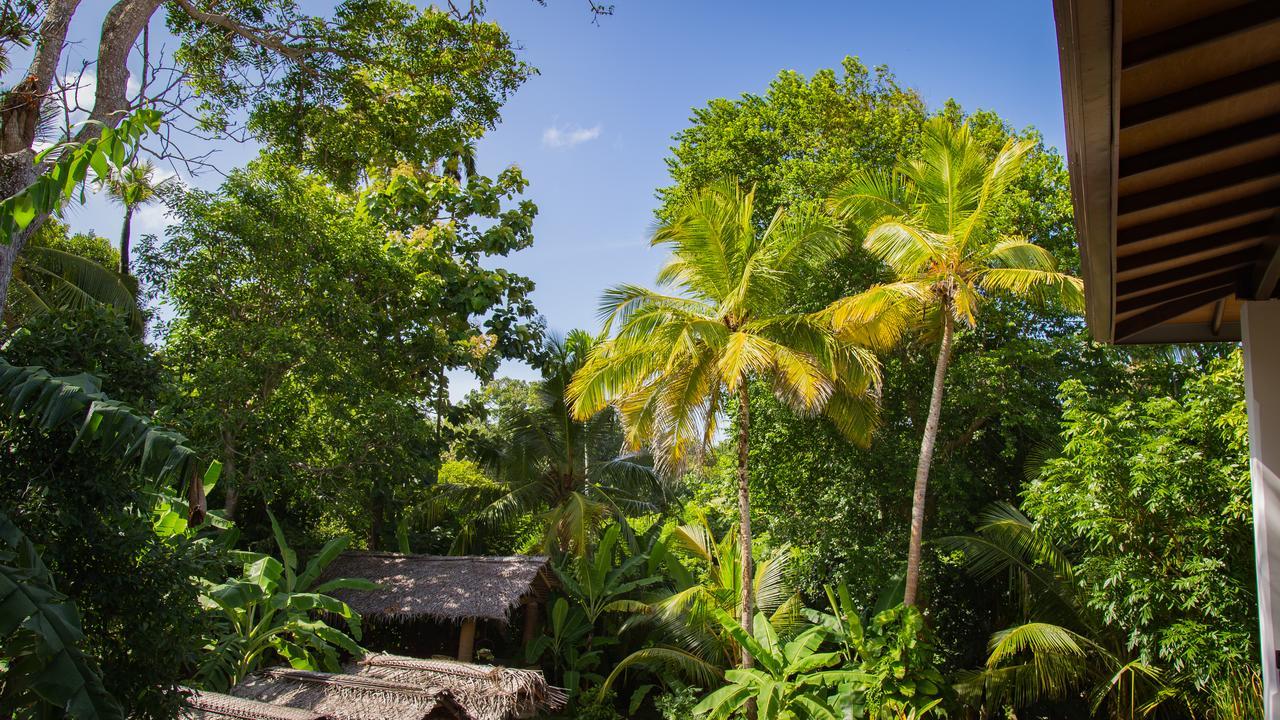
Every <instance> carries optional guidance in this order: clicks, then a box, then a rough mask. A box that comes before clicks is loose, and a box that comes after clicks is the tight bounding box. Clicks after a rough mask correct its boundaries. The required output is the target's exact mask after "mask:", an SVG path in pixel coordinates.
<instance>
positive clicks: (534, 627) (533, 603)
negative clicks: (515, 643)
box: [523, 598, 539, 647]
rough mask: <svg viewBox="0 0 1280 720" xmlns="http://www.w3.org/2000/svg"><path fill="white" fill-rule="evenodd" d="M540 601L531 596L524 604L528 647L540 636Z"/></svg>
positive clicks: (525, 636) (525, 635)
mask: <svg viewBox="0 0 1280 720" xmlns="http://www.w3.org/2000/svg"><path fill="white" fill-rule="evenodd" d="M538 619H539V618H538V601H537V600H535V599H533V598H529V601H528V602H526V603H525V604H524V640H523V642H524V645H525V647H528V646H529V644H530V643H532V642H533V639H534V638H535V637H537V636H538Z"/></svg>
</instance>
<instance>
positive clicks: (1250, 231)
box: [1116, 220, 1271, 272]
mask: <svg viewBox="0 0 1280 720" xmlns="http://www.w3.org/2000/svg"><path fill="white" fill-rule="evenodd" d="M1270 234H1271V222H1270V221H1268V220H1263V221H1261V222H1255V223H1249V224H1248V225H1241V226H1240V227H1235V228H1231V229H1230V230H1223V231H1222V232H1216V233H1213V234H1211V235H1204V236H1202V237H1198V238H1192V239H1191V240H1186V241H1184V242H1180V243H1174V244H1172V245H1165V246H1164V247H1158V248H1155V249H1152V250H1147V251H1145V252H1140V253H1134V254H1133V255H1125V256H1123V257H1118V258H1116V272H1128V271H1130V270H1137V269H1138V268H1141V267H1146V266H1148V265H1158V264H1160V263H1164V262H1169V261H1170V260H1177V259H1178V258H1184V257H1190V256H1192V255H1196V254H1199V253H1203V252H1208V251H1210V250H1214V249H1217V248H1221V247H1225V246H1227V245H1235V244H1236V243H1242V242H1247V241H1249V240H1263V239H1265V238H1266V237H1267V236H1268V235H1270Z"/></svg>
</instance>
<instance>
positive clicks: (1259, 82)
mask: <svg viewBox="0 0 1280 720" xmlns="http://www.w3.org/2000/svg"><path fill="white" fill-rule="evenodd" d="M1276 84H1280V62H1272V63H1267V64H1266V65H1261V66H1259V67H1256V68H1252V69H1250V70H1245V71H1244V72H1239V73H1236V74H1234V75H1228V76H1227V77H1221V78H1217V79H1214V80H1211V81H1209V82H1206V83H1201V84H1200V85H1196V86H1195V87H1189V88H1187V89H1185V90H1179V91H1178V92H1175V93H1170V94H1168V95H1163V96H1161V97H1158V98H1153V99H1151V100H1147V101H1146V102H1140V103H1137V104H1135V105H1130V106H1129V107H1122V108H1120V128H1121V129H1128V128H1132V127H1136V126H1138V125H1142V124H1143V123H1149V122H1152V121H1154V120H1160V119H1161V118H1167V117H1169V116H1170V115H1176V114H1178V113H1181V112H1186V111H1188V110H1194V109H1196V108H1199V107H1203V106H1205V105H1208V104H1209V103H1212V102H1216V101H1218V100H1223V99H1226V98H1230V97H1234V96H1236V95H1242V94H1244V93H1247V92H1251V91H1253V90H1260V89H1262V88H1265V87H1269V86H1271V85H1276Z"/></svg>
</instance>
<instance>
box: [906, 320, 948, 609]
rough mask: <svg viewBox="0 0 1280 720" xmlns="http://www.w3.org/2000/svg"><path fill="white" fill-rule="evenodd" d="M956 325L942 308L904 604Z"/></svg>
mask: <svg viewBox="0 0 1280 720" xmlns="http://www.w3.org/2000/svg"><path fill="white" fill-rule="evenodd" d="M953 334H954V323H953V321H952V319H951V307H950V304H949V303H943V305H942V346H941V347H939V348H938V364H937V366H936V367H935V368H934V370H933V395H932V396H931V397H930V399H929V419H928V420H926V421H925V424H924V437H923V438H921V440H920V460H919V462H918V463H917V464H916V488H915V493H914V495H913V496H912V498H911V540H910V544H909V545H908V547H907V579H906V587H905V588H904V590H903V595H902V602H903V604H905V605H915V604H916V591H917V589H918V588H919V587H920V553H921V549H922V546H923V544H924V507H925V500H926V498H927V497H928V489H929V467H930V466H931V465H932V464H933V448H934V445H935V444H936V443H937V441H938V424H939V418H940V417H941V415H942V393H943V390H944V385H945V384H946V378H947V365H949V364H950V362H951V342H952V337H953Z"/></svg>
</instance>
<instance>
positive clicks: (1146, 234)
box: [1116, 190, 1280, 247]
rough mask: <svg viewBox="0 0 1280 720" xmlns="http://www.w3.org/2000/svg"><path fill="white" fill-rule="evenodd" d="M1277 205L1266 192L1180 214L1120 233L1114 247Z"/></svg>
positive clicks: (1274, 195)
mask: <svg viewBox="0 0 1280 720" xmlns="http://www.w3.org/2000/svg"><path fill="white" fill-rule="evenodd" d="M1277 205H1280V191H1276V190H1267V191H1265V192H1261V193H1258V194H1256V195H1249V196H1247V197H1242V198H1239V199H1237V200H1231V201H1228V202H1224V203H1219V204H1217V205H1210V206H1209V207H1207V208H1201V209H1199V210H1192V211H1190V212H1185V213H1180V214H1178V215H1174V216H1172V217H1167V218H1162V219H1160V220H1153V221H1151V222H1148V223H1143V224H1142V225H1135V226H1133V227H1131V228H1126V229H1124V230H1120V231H1118V232H1117V233H1116V245H1117V246H1119V247H1124V246H1125V245H1131V244H1133V243H1136V242H1139V241H1141V240H1149V239H1151V238H1155V237H1160V236H1161V235H1168V234H1169V233H1174V232H1178V231H1180V230H1187V229H1190V228H1195V227H1200V226H1201V225H1210V224H1212V223H1216V222H1222V221H1224V220H1230V219H1232V218H1237V217H1241V216H1243V215H1249V214H1252V213H1256V212H1260V211H1263V210H1268V209H1270V208H1274V207H1276V206H1277Z"/></svg>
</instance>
